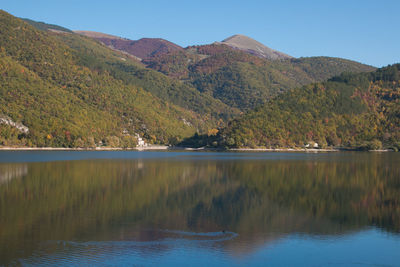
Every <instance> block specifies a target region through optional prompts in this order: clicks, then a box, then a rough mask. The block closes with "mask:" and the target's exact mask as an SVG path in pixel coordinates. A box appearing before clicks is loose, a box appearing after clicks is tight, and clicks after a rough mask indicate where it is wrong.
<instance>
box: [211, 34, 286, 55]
mask: <svg viewBox="0 0 400 267" xmlns="http://www.w3.org/2000/svg"><path fill="white" fill-rule="evenodd" d="M216 44H225V45H228V46H230V47H232V48H235V49H239V50H242V51H245V52H246V53H249V54H252V55H255V56H258V57H261V58H266V59H270V60H279V59H290V58H293V57H292V56H289V55H287V54H285V53H282V52H279V51H277V50H274V49H272V48H269V47H267V46H266V45H264V44H262V43H260V42H258V41H257V40H254V39H253V38H250V37H248V36H245V35H242V34H235V35H232V36H230V37H228V38H226V39H224V40H222V41H221V42H216Z"/></svg>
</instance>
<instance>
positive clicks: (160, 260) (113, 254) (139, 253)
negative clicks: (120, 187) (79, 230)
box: [20, 229, 400, 266]
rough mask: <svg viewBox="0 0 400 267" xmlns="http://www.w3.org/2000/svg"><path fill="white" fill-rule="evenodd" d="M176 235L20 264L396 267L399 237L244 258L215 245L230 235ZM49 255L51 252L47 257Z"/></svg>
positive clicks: (83, 247) (67, 245)
mask: <svg viewBox="0 0 400 267" xmlns="http://www.w3.org/2000/svg"><path fill="white" fill-rule="evenodd" d="M180 235H181V236H186V237H187V238H176V239H174V238H166V239H163V240H159V241H148V242H146V241H145V242H137V241H101V242H65V241H57V242H48V243H47V244H43V246H42V248H41V250H39V251H37V252H36V253H35V254H36V255H34V256H32V257H30V258H28V259H25V260H21V261H20V263H22V264H23V265H57V266H70V265H74V266H75V265H80V266H90V265H99V266H131V265H135V266H143V265H144V266H159V265H163V266H188V265H190V266H366V265H377V266H399V263H400V237H399V236H391V237H388V235H387V234H386V233H384V232H381V231H379V230H377V229H369V230H365V231H361V232H358V233H354V234H351V235H343V236H340V237H332V236H330V237H322V238H318V237H307V236H302V235H289V236H286V237H283V238H281V239H279V240H276V241H275V242H272V243H268V244H265V245H264V246H261V247H259V248H258V249H257V250H255V251H252V252H250V253H248V254H243V255H237V254H235V253H234V252H232V251H229V250H226V249H225V248H224V247H223V246H218V243H220V242H224V241H227V240H229V238H235V237H236V235H235V234H234V233H224V234H220V233H217V234H210V233H209V235H207V234H206V235H202V237H207V236H208V237H210V239H209V240H207V239H201V240H198V239H196V238H194V239H192V238H193V237H196V234H192V233H183V232H182V233H180ZM200 235H201V234H200ZM217 237H218V238H217ZM54 245H56V248H55V249H54ZM50 247H52V248H51V249H50ZM50 250H51V251H54V253H48V251H50ZM39 255H41V257H35V256H39ZM288 255H290V256H288Z"/></svg>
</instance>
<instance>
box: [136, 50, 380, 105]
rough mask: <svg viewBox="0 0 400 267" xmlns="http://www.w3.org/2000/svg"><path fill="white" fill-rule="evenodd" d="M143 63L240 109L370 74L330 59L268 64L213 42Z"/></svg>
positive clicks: (363, 68)
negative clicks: (314, 85) (344, 77)
mask: <svg viewBox="0 0 400 267" xmlns="http://www.w3.org/2000/svg"><path fill="white" fill-rule="evenodd" d="M144 63H146V64H147V66H148V67H150V68H153V69H155V70H158V71H161V72H163V73H165V74H167V75H170V76H172V77H178V78H180V79H182V80H184V81H186V83H187V84H190V85H193V86H194V87H195V88H197V90H199V91H200V92H201V93H205V94H208V95H210V96H212V97H213V98H216V99H219V100H221V102H223V103H225V104H227V105H228V106H231V107H235V108H238V109H240V110H242V111H245V110H249V109H253V108H255V107H257V106H259V105H262V104H265V103H266V102H267V101H268V100H269V99H270V98H271V97H274V96H276V95H277V94H279V93H282V92H285V91H288V90H290V89H293V88H295V87H299V86H302V85H306V84H309V83H312V82H316V81H323V80H326V79H328V78H331V77H332V76H335V75H339V74H340V73H342V72H365V71H372V70H374V68H373V67H370V66H366V65H363V64H360V63H357V62H354V61H350V60H345V59H340V58H329V57H311V58H300V59H288V60H282V61H270V60H266V59H261V58H258V57H256V56H253V55H249V54H247V53H245V52H243V51H239V50H235V49H232V48H230V47H228V46H226V45H216V44H213V45H204V46H194V47H189V48H187V49H186V50H185V52H182V51H179V52H170V53H167V54H163V55H158V56H157V57H153V58H150V59H148V60H147V61H145V62H144ZM174 67H177V68H174Z"/></svg>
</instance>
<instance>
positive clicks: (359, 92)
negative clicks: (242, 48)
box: [221, 64, 400, 149]
mask: <svg viewBox="0 0 400 267" xmlns="http://www.w3.org/2000/svg"><path fill="white" fill-rule="evenodd" d="M221 136H224V138H223V139H224V141H223V143H224V144H226V145H228V146H234V147H256V146H263V147H294V146H298V147H303V146H304V145H305V144H307V143H310V142H311V143H314V142H317V143H318V145H319V146H322V147H324V146H344V147H352V148H363V149H379V148H381V147H382V146H383V147H394V148H395V149H400V64H397V65H393V66H388V67H385V68H382V69H378V70H377V71H375V72H371V73H361V74H342V75H341V76H338V77H334V78H332V79H330V80H329V81H327V82H323V83H316V84H311V85H307V86H304V87H301V88H298V89H295V90H291V91H289V92H286V93H284V94H281V95H279V96H278V97H276V98H275V99H273V100H271V101H270V102H268V103H267V104H266V105H264V106H262V107H260V108H258V109H256V110H254V111H250V112H248V113H247V114H245V115H244V116H242V117H240V118H238V119H236V120H234V121H232V122H231V123H230V124H229V126H228V127H227V128H226V129H224V130H223V133H222V134H221Z"/></svg>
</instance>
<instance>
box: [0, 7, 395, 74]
mask: <svg viewBox="0 0 400 267" xmlns="http://www.w3.org/2000/svg"><path fill="white" fill-rule="evenodd" d="M0 9H3V10H5V11H7V12H9V13H11V14H12V15H14V16H18V17H25V18H30V19H33V20H38V21H44V22H47V23H52V24H57V25H60V26H64V27H67V28H69V29H72V30H92V31H99V32H104V33H109V34H113V35H118V36H122V37H126V38H129V39H134V40H135V39H139V38H142V37H161V38H164V39H167V40H169V41H172V42H174V43H177V44H179V45H181V46H188V45H195V44H207V43H212V42H214V41H221V40H223V39H225V38H226V37H229V36H231V35H233V34H237V33H239V34H244V35H247V36H249V37H252V38H254V39H256V40H258V41H260V42H261V43H263V44H265V45H267V46H269V47H271V48H274V49H277V50H280V51H282V52H285V53H287V54H290V55H292V56H295V57H302V56H303V57H305V56H334V57H342V58H348V59H352V60H356V61H359V62H362V63H366V64H370V65H374V66H377V67H380V66H384V65H388V64H393V63H397V62H400V20H399V14H400V0H373V1H372V0H318V1H317V0H304V1H302V0H276V1H269V0H265V1H261V0H260V1H252V0H247V1H244V0H229V1H228V0H213V1H212V0H200V1H192V0H187V1H183V0H182V1H179V0H176V1H175V0H157V1H156V0H140V1H136V0H131V1H128V0H126V1H122V0H113V1H111V0H108V1H104V0H97V1H85V0H79V1H77V0H65V1H63V0H35V1H33V0H0Z"/></svg>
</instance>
